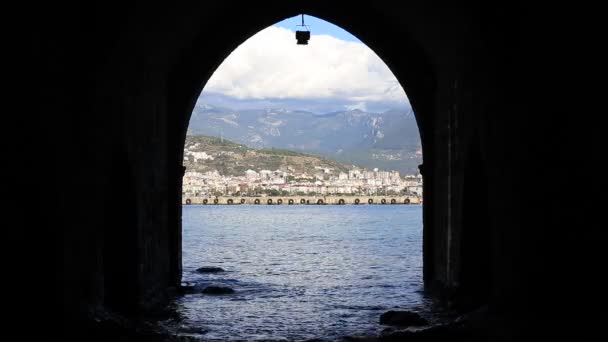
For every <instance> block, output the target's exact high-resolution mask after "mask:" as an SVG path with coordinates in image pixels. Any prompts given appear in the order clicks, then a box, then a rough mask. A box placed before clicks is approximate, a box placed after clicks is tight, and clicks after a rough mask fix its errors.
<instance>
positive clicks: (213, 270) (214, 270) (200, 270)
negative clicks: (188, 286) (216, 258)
mask: <svg viewBox="0 0 608 342" xmlns="http://www.w3.org/2000/svg"><path fill="white" fill-rule="evenodd" d="M196 272H198V273H219V272H225V271H224V269H223V268H221V267H215V266H203V267H200V268H197V269H196Z"/></svg>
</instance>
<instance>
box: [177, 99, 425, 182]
mask: <svg viewBox="0 0 608 342" xmlns="http://www.w3.org/2000/svg"><path fill="white" fill-rule="evenodd" d="M188 134H189V135H207V136H215V137H222V138H226V139H229V140H232V141H235V142H238V143H241V144H244V145H246V146H249V147H252V148H281V149H288V150H293V151H300V152H304V153H313V154H316V155H321V156H325V157H328V158H332V159H336V160H339V161H341V162H345V163H350V164H355V165H360V166H363V167H367V168H374V167H378V168H380V169H385V170H397V171H400V172H402V173H407V174H411V173H416V172H417V166H418V165H419V164H420V163H421V162H422V154H421V148H420V136H419V133H418V126H417V124H416V120H415V117H414V113H413V112H412V111H411V110H389V111H386V112H383V113H368V112H365V111H361V110H358V109H355V110H348V111H338V112H332V113H327V114H317V113H312V112H308V111H301V110H288V109H249V110H248V109H239V110H234V109H230V108H224V107H219V106H214V105H209V104H205V103H201V102H199V103H197V105H196V106H195V108H194V110H193V112H192V117H191V119H190V126H189V128H188Z"/></svg>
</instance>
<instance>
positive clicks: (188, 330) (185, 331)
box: [179, 327, 209, 336]
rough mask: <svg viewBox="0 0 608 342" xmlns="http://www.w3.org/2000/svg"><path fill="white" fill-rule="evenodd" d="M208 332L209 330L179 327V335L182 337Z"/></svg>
mask: <svg viewBox="0 0 608 342" xmlns="http://www.w3.org/2000/svg"><path fill="white" fill-rule="evenodd" d="M208 332H209V329H205V328H199V327H181V328H180V329H179V333H180V334H182V335H186V336H188V335H204V334H206V333H208Z"/></svg>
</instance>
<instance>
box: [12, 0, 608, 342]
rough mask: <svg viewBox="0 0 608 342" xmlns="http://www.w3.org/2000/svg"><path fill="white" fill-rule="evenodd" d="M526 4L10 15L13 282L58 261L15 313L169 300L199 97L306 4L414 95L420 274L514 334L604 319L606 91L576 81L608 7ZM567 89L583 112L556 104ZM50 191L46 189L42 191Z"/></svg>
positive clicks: (67, 319)
mask: <svg viewBox="0 0 608 342" xmlns="http://www.w3.org/2000/svg"><path fill="white" fill-rule="evenodd" d="M533 7H534V6H517V5H513V4H511V3H506V2H488V1H464V2H451V3H449V4H448V5H445V6H444V5H440V4H438V3H436V2H433V1H427V0H411V1H385V2H379V1H360V2H359V1H344V2H342V1H338V0H336V1H323V0H310V1H295V2H291V1H277V2H271V1H264V0H261V1H255V2H242V3H239V4H238V6H235V5H234V4H232V3H231V2H227V1H223V2H222V1H219V2H218V1H216V2H207V1H197V2H181V1H174V2H165V3H162V4H157V3H154V2H134V1H124V2H121V3H120V4H110V3H104V4H103V5H99V3H96V2H82V3H81V4H79V6H72V5H71V4H69V3H57V2H48V3H46V4H44V3H43V4H40V5H39V6H38V5H37V6H29V7H28V8H27V9H26V10H23V11H14V12H13V11H11V13H14V15H13V18H14V19H16V20H15V22H21V23H27V25H14V26H12V27H13V28H14V30H11V37H12V38H13V39H11V42H13V41H15V42H18V43H20V44H17V47H15V48H13V47H12V46H11V48H10V49H7V51H11V53H14V54H17V56H15V57H17V58H15V59H16V60H17V59H18V60H23V61H24V65H23V67H22V66H21V65H14V66H13V65H11V66H12V69H14V70H19V71H21V70H23V71H24V73H23V77H22V79H23V81H24V82H23V85H24V86H22V85H21V84H14V85H15V86H14V87H11V88H13V89H15V90H16V91H17V92H18V93H19V94H17V99H18V101H15V102H17V105H16V106H15V107H17V108H16V110H14V111H13V110H11V111H7V115H6V116H5V121H4V122H3V128H4V130H3V132H4V133H5V134H4V137H5V139H6V138H8V139H6V140H7V143H6V144H5V145H6V146H10V147H11V148H10V150H14V152H13V153H12V154H13V155H10V154H9V155H8V156H5V159H6V162H7V164H8V165H9V167H7V168H6V170H7V171H9V176H7V179H8V182H7V183H12V184H19V185H20V188H19V190H18V191H14V194H13V193H12V192H10V191H9V192H7V193H8V194H7V201H5V202H8V203H18V204H19V210H24V208H25V210H27V211H26V212H25V214H21V213H22V212H21V211H19V210H17V211H15V214H12V213H11V214H9V215H7V216H6V218H5V220H6V221H7V222H8V220H9V219H12V218H13V216H15V217H18V219H19V220H20V224H19V225H18V226H15V228H14V229H8V231H9V233H17V235H18V237H19V238H20V239H18V240H17V241H19V243H7V245H11V246H14V248H15V251H10V252H11V253H8V255H13V256H18V257H15V258H11V260H10V261H11V262H10V263H11V264H14V265H11V266H14V267H13V269H14V270H16V271H15V272H13V271H12V270H11V272H8V273H7V274H8V277H9V279H8V281H7V283H14V284H19V286H20V287H23V286H27V284H25V285H23V284H21V282H20V281H19V280H20V279H30V278H31V269H32V265H37V264H39V263H40V260H45V263H46V265H45V266H46V267H44V268H42V267H39V268H37V269H36V271H37V272H38V273H37V277H38V278H39V279H52V280H53V283H54V284H53V286H50V287H48V289H49V291H48V292H45V296H44V297H45V299H47V298H48V303H49V305H40V297H39V296H32V295H31V294H32V293H36V292H37V291H38V290H39V288H38V287H39V284H38V283H37V282H31V283H32V284H31V285H29V286H30V287H31V288H20V289H19V290H20V291H21V292H22V293H23V295H22V296H15V297H18V298H19V300H20V303H19V305H16V308H15V310H10V312H11V316H13V317H18V318H22V317H28V315H31V308H32V307H37V308H40V310H44V309H45V308H46V310H48V312H39V313H37V316H38V317H44V318H45V319H44V320H45V321H47V320H50V318H57V320H58V321H60V322H57V323H56V324H51V325H52V327H49V329H37V330H39V331H44V332H45V334H46V335H45V338H47V339H48V338H49V337H48V336H47V335H48V334H49V332H52V331H60V332H63V333H65V334H68V335H77V336H78V334H79V332H82V331H79V329H80V328H79V327H83V328H82V329H85V328H84V327H85V326H86V325H84V324H80V323H81V322H80V320H81V317H83V313H86V312H89V311H90V310H92V309H94V308H97V307H105V308H110V309H112V310H116V311H117V312H121V313H124V314H126V315H128V314H134V313H137V312H141V311H142V310H147V309H149V308H150V307H154V306H159V305H163V304H166V300H167V296H165V292H166V291H167V289H168V288H170V287H177V286H179V284H180V281H181V271H182V270H181V265H182V262H181V250H182V246H181V206H180V201H181V185H182V176H183V171H184V169H183V167H182V160H183V147H184V140H185V135H186V131H187V127H188V120H189V116H190V114H191V113H192V108H193V106H194V104H195V102H196V98H197V97H198V95H199V94H200V92H201V90H202V88H203V86H204V85H205V84H206V82H207V81H208V80H209V78H210V77H211V75H212V74H213V72H214V70H215V69H216V68H217V66H218V65H220V64H221V62H222V60H223V59H224V58H226V57H227V56H228V55H229V54H230V53H231V52H232V51H233V50H234V49H235V48H236V47H238V46H239V45H240V44H241V43H243V42H244V41H245V40H246V39H248V38H249V37H251V36H252V35H253V34H255V33H256V32H258V31H260V30H262V29H264V28H266V27H268V26H270V25H272V24H274V23H276V22H278V21H280V20H283V19H285V18H288V17H292V16H295V15H297V14H299V13H307V14H310V15H314V16H316V17H319V18H321V19H326V20H329V21H331V22H332V23H334V24H337V25H339V26H341V27H343V28H345V29H346V30H348V31H349V32H351V33H352V34H354V35H355V36H357V37H359V38H360V39H361V41H363V42H365V44H367V45H368V46H369V47H370V48H371V49H372V50H374V51H375V52H376V53H377V55H378V56H380V57H381V58H382V60H383V61H384V62H385V63H386V64H387V65H388V67H389V68H390V70H391V71H392V72H393V73H394V74H395V76H396V77H397V79H398V80H399V82H400V83H401V85H402V86H403V88H404V90H405V92H406V94H407V96H408V98H409V100H410V102H411V104H412V106H413V109H414V113H415V115H416V119H417V121H418V124H419V127H420V136H421V140H422V147H423V151H422V152H423V157H424V165H423V166H422V167H421V172H422V174H423V177H424V208H423V221H424V225H423V228H422V229H423V235H424V241H423V262H422V264H423V265H424V269H423V273H424V282H425V287H426V288H427V290H429V292H430V293H432V294H435V295H437V296H438V297H439V298H447V300H452V301H453V303H454V305H455V307H461V308H462V309H464V310H470V309H473V308H475V307H476V306H479V305H483V304H488V305H489V306H490V307H491V308H492V309H493V310H494V311H495V312H496V317H497V318H496V320H502V321H503V322H504V324H500V326H503V327H505V329H509V330H510V332H511V333H514V331H515V329H521V331H522V333H519V332H518V334H519V336H516V337H515V338H513V339H512V340H524V339H525V335H524V333H523V332H525V331H526V330H539V331H540V330H542V333H544V334H547V333H554V334H555V335H558V336H562V335H565V331H564V330H570V332H572V336H576V337H577V340H585V338H584V336H587V337H589V336H595V334H603V335H605V331H603V330H605V328H604V327H605V324H603V322H605V321H606V307H608V294H607V292H606V289H605V283H604V282H601V281H597V279H598V275H599V274H601V270H603V269H605V265H604V261H605V249H606V241H607V239H606V235H605V234H606V229H605V227H604V226H605V225H606V224H605V221H606V220H605V213H606V210H605V208H604V207H605V205H604V204H605V193H606V191H604V187H605V183H606V182H605V181H606V172H605V168H604V167H602V165H604V164H605V163H604V159H605V155H606V148H605V140H606V139H605V136H606V134H605V125H604V124H603V120H604V118H603V116H602V115H596V114H597V113H599V112H601V109H602V108H603V106H601V105H598V106H595V105H592V106H589V104H590V103H592V101H593V99H594V98H599V99H603V97H602V96H596V95H598V94H597V92H598V90H600V88H597V87H596V86H595V85H594V82H587V81H585V80H584V81H582V82H581V81H580V80H577V81H576V82H574V80H572V79H568V76H569V75H574V74H576V75H598V76H597V77H598V79H599V80H602V79H603V78H602V77H601V76H600V71H601V70H603V69H604V67H605V61H604V60H603V59H602V58H598V57H601V56H600V55H596V54H594V53H590V52H592V51H590V49H593V48H596V47H598V46H600V45H601V44H600V43H599V42H601V41H602V37H601V35H600V34H598V32H600V33H601V32H603V31H604V30H602V29H601V26H600V25H601V23H602V21H601V20H595V18H593V12H597V13H599V14H601V11H591V10H588V11H585V12H584V14H583V13H581V16H580V18H582V19H587V16H589V18H588V19H590V20H585V25H589V26H590V29H586V27H583V28H584V30H581V31H582V32H577V29H579V30H580V26H579V25H575V24H573V25H564V23H563V19H562V18H570V17H576V16H571V15H570V13H571V12H574V11H576V9H579V10H581V9H584V6H582V5H579V4H568V3H566V4H565V5H563V7H562V5H560V4H559V3H557V2H555V3H552V4H551V6H545V7H543V11H542V12H537V13H535V12H534V11H533ZM581 12H582V11H581ZM235 22H237V23H238V25H234V23H235ZM9 25H10V24H9ZM593 25H596V26H593ZM583 26H584V25H583ZM294 44H295V43H294ZM311 44H314V40H311ZM522 51H523V52H524V53H522ZM20 54H25V55H26V56H25V58H21V55H20ZM581 56H582V58H585V60H584V61H581V60H577V57H578V58H581ZM562 71H563V72H562ZM11 85H13V83H11ZM25 85H27V86H25ZM573 90H575V91H573ZM543 92H544V94H543ZM577 92H580V93H582V94H583V95H584V96H581V97H580V98H577V97H576V96H575V94H574V93H577ZM547 94H550V96H546V95H547ZM600 95H601V93H600ZM13 97H14V96H11V98H13ZM568 99H574V101H575V102H576V103H575V107H576V108H577V110H575V111H572V110H566V109H565V108H566V107H565V106H562V104H563V101H566V100H568ZM532 101H537V102H539V105H534V104H533V103H532ZM14 120H16V121H17V122H16V123H14ZM10 133H14V134H15V136H14V137H10V136H9V135H10ZM337 134H339V132H337ZM7 150H8V149H7ZM38 179H44V186H43V187H41V186H40V185H39V184H38V182H34V181H32V180H38ZM565 179H568V180H576V186H575V187H572V188H571V187H569V186H567V185H566V186H565V185H563V184H564V180H565ZM41 189H44V191H43V192H44V194H45V196H46V194H50V195H49V196H50V198H49V199H45V200H44V201H35V196H36V195H33V194H40V193H41ZM24 203H35V204H36V205H35V206H33V207H30V206H24V205H23V204H24ZM38 204H40V205H38ZM8 212H12V211H8ZM17 213H18V214H19V216H17ZM5 223H6V222H5ZM21 226H24V227H21ZM21 241H22V242H21ZM252 243H253V242H252ZM25 246H27V247H25ZM24 251H27V253H26V252H24ZM49 256H53V257H49ZM40 272H46V273H47V274H40ZM564 279H568V281H564ZM446 294H449V296H446ZM564 294H569V295H567V296H565V295H564ZM17 309H20V310H17ZM57 312H61V313H63V314H62V315H61V314H57ZM564 312H568V313H584V314H580V315H575V316H579V317H572V316H573V315H569V314H566V315H564V314H563V313H564ZM47 318H48V319H47ZM21 321H22V322H23V324H24V325H28V324H30V325H31V322H30V320H27V319H21ZM538 322H541V323H543V322H544V323H545V324H546V326H549V327H552V329H543V328H540V327H542V325H539V324H537V323H538ZM497 325H498V324H497ZM580 326H585V327H586V328H585V329H583V330H581V329H579V328H578V327H580ZM57 327H60V328H57ZM554 327H559V329H554ZM14 330H16V331H19V330H20V329H16V328H15V329H14ZM21 330H22V331H29V330H31V327H29V326H26V327H25V328H24V329H21ZM590 339H591V338H587V340H590ZM61 340H65V339H63V338H62V339H61ZM80 340H87V339H86V338H83V339H80Z"/></svg>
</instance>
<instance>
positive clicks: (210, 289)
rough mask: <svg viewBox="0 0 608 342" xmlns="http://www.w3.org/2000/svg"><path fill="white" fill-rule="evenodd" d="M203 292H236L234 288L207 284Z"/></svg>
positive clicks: (220, 293) (212, 293) (213, 293)
mask: <svg viewBox="0 0 608 342" xmlns="http://www.w3.org/2000/svg"><path fill="white" fill-rule="evenodd" d="M201 293H204V294H208V295H223V294H231V293H234V290H233V289H231V288H229V287H226V286H207V287H205V288H204V289H203V290H202V291H201Z"/></svg>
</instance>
